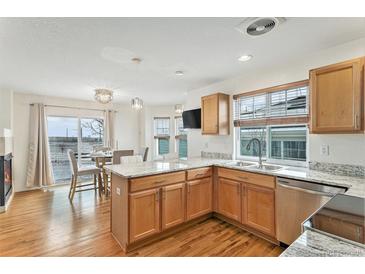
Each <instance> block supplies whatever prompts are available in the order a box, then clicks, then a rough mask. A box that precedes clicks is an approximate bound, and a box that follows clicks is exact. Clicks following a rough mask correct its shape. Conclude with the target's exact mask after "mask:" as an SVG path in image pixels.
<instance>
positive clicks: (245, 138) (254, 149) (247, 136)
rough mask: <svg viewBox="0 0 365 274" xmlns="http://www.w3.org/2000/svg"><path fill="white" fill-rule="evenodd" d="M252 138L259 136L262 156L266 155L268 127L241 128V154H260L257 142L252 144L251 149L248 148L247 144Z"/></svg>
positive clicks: (255, 155) (256, 155)
mask: <svg viewBox="0 0 365 274" xmlns="http://www.w3.org/2000/svg"><path fill="white" fill-rule="evenodd" d="M252 138H257V139H259V140H260V142H261V148H262V156H263V158H265V157H266V128H244V127H241V128H240V155H241V156H253V157H258V156H259V146H258V143H257V142H254V143H252V144H251V147H250V150H247V144H248V143H249V141H250V140H251V139H252Z"/></svg>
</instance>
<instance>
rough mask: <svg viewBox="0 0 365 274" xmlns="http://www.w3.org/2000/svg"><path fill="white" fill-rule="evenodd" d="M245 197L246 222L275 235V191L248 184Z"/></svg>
mask: <svg viewBox="0 0 365 274" xmlns="http://www.w3.org/2000/svg"><path fill="white" fill-rule="evenodd" d="M243 197H244V198H243V203H244V207H245V211H246V212H245V219H246V220H245V222H246V224H247V225H249V226H251V227H252V228H254V229H257V230H258V231H261V232H263V233H265V234H267V235H271V236H275V191H274V190H273V189H269V188H264V187H260V186H253V185H249V184H247V185H245V193H244V196H243Z"/></svg>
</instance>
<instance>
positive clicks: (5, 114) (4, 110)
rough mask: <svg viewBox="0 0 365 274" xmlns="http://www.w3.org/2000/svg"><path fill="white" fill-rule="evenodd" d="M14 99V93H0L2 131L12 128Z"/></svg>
mask: <svg viewBox="0 0 365 274" xmlns="http://www.w3.org/2000/svg"><path fill="white" fill-rule="evenodd" d="M13 97H14V96H13V92H12V91H5V90H1V91H0V110H1V115H0V130H1V129H3V128H8V129H11V128H12V120H13V117H12V114H13V111H12V107H13Z"/></svg>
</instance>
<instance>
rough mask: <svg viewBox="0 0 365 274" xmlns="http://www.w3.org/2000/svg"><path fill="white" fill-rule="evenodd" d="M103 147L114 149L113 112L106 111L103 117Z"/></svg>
mask: <svg viewBox="0 0 365 274" xmlns="http://www.w3.org/2000/svg"><path fill="white" fill-rule="evenodd" d="M104 146H105V147H110V148H111V149H115V148H116V142H115V139H114V110H106V111H105V117H104Z"/></svg>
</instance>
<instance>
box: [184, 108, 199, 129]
mask: <svg viewBox="0 0 365 274" xmlns="http://www.w3.org/2000/svg"><path fill="white" fill-rule="evenodd" d="M182 118H183V125H184V128H201V109H200V108H198V109H192V110H187V111H184V112H183V114H182Z"/></svg>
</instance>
